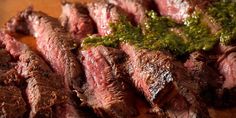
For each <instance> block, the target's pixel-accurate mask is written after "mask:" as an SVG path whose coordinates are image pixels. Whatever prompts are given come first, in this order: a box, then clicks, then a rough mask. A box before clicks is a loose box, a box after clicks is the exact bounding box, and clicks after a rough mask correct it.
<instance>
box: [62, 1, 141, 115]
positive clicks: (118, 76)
mask: <svg viewBox="0 0 236 118" xmlns="http://www.w3.org/2000/svg"><path fill="white" fill-rule="evenodd" d="M73 6H75V5H73V4H69V3H66V4H65V5H64V6H63V12H62V15H61V16H66V15H67V16H68V19H71V20H67V21H63V19H62V23H64V24H77V26H81V27H77V28H78V31H74V32H75V33H77V34H84V35H86V34H88V33H89V32H88V31H92V30H91V29H90V28H89V27H86V25H84V24H85V23H86V22H85V21H90V20H91V19H89V17H84V15H86V14H84V15H83V16H82V15H79V14H82V13H81V12H82V11H81V10H78V9H79V8H76V7H73ZM66 7H67V8H66ZM68 11H76V12H68ZM68 14H69V15H68ZM72 18H76V19H83V20H77V21H76V20H72ZM90 23H91V22H90ZM88 25H89V24H88ZM90 25H92V24H90ZM86 28H89V29H86ZM84 29H86V30H84ZM77 38H79V37H77ZM75 40H76V39H75ZM77 43H78V42H77ZM78 45H79V43H78ZM79 57H80V61H81V63H82V64H83V67H84V71H85V77H86V83H85V84H84V85H83V87H82V90H83V91H82V92H81V93H78V96H79V97H80V98H81V100H82V102H83V103H82V104H85V105H88V106H90V107H91V108H93V110H94V111H95V112H96V113H97V114H98V115H99V116H101V117H114V118H119V117H122V118H123V117H133V116H135V115H137V110H136V108H135V107H134V104H133V102H132V100H131V98H132V97H131V94H130V93H129V91H128V88H127V86H126V85H125V84H124V82H123V81H122V78H125V76H124V75H123V73H122V71H123V70H122V69H123V67H122V64H123V63H124V62H125V59H126V58H125V54H124V53H123V52H122V51H120V50H118V49H113V48H107V47H104V46H98V47H91V48H88V49H85V50H82V51H81V54H80V55H79ZM80 95H83V97H82V96H80Z"/></svg>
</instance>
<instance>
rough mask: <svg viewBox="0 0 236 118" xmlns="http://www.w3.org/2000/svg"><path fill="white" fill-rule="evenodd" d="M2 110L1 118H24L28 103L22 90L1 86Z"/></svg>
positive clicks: (0, 112) (0, 111) (0, 103)
mask: <svg viewBox="0 0 236 118" xmlns="http://www.w3.org/2000/svg"><path fill="white" fill-rule="evenodd" d="M0 109H1V110H0V117H1V118H23V115H24V114H25V112H26V103H25V102H24V99H23V98H22V95H21V91H20V89H18V88H17V87H15V86H5V87H3V86H0Z"/></svg>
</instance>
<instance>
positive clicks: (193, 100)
mask: <svg viewBox="0 0 236 118" xmlns="http://www.w3.org/2000/svg"><path fill="white" fill-rule="evenodd" d="M108 6H109V4H107V3H104V2H102V3H101V2H99V3H93V4H92V5H89V8H88V9H89V11H90V15H91V17H92V18H93V19H94V21H95V22H96V24H97V26H98V27H99V26H105V27H106V28H104V29H102V28H101V31H102V32H101V33H100V32H99V33H100V35H102V36H104V35H108V34H111V33H112V32H111V31H112V30H111V28H110V27H109V23H111V22H116V21H118V20H119V16H120V15H121V14H120V12H112V10H107V9H108V8H111V7H108ZM112 8H114V9H115V7H112ZM102 11H104V12H102ZM107 14H112V15H107ZM99 16H106V17H99ZM115 16H117V17H115ZM113 17H114V18H113ZM113 19H115V20H113ZM101 21H102V22H101ZM98 31H99V28H98ZM106 31H107V32H106ZM103 32H106V33H103ZM121 49H122V50H123V51H124V52H125V53H126V54H127V55H128V56H129V63H128V68H129V70H128V72H129V75H130V76H131V80H132V83H133V84H134V86H135V87H136V88H137V90H139V91H141V92H142V93H143V94H144V96H145V97H146V99H147V100H148V101H149V102H150V103H151V104H152V106H153V107H155V108H157V110H159V108H160V107H161V108H163V107H164V106H165V107H167V106H170V107H171V106H172V107H171V108H173V109H174V111H176V110H177V111H178V110H180V111H185V112H184V113H185V116H200V115H199V114H201V116H208V113H206V112H205V111H204V110H206V108H205V107H202V108H201V105H200V101H199V99H198V96H197V95H195V91H197V90H196V88H195V87H196V85H194V84H193V83H191V82H192V81H191V79H190V78H189V76H188V75H187V74H186V72H187V71H186V70H185V68H184V67H183V65H182V64H181V63H179V62H177V61H175V60H174V59H173V58H172V57H171V56H170V55H169V54H166V53H164V52H161V51H148V50H143V49H137V48H136V47H134V46H132V45H131V44H122V45H121ZM90 76H93V75H90ZM178 95H180V96H181V97H175V96H178ZM180 98H181V99H180ZM170 101H173V102H171V103H173V104H174V103H175V104H178V105H179V103H182V105H181V106H183V107H179V108H178V109H177V108H175V107H173V104H172V105H167V103H169V102H170ZM179 101H180V102H179ZM189 104H190V105H189ZM184 106H186V107H184ZM203 106H204V105H203ZM168 109H169V110H170V108H168ZM202 109H204V110H203V111H202ZM171 113H172V114H174V115H176V116H178V114H176V113H174V112H172V111H171ZM181 116H182V115H181ZM181 116H180V117H181Z"/></svg>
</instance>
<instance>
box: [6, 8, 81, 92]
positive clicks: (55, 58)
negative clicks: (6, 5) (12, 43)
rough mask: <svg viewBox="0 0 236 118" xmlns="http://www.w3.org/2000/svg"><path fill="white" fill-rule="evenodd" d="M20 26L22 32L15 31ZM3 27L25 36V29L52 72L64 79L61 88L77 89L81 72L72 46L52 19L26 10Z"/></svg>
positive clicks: (56, 21)
mask: <svg viewBox="0 0 236 118" xmlns="http://www.w3.org/2000/svg"><path fill="white" fill-rule="evenodd" d="M22 27H23V28H24V30H21V31H19V30H20V29H22ZM7 28H8V30H9V31H11V32H14V31H18V32H23V31H25V32H24V33H27V30H28V33H30V34H32V35H33V36H34V37H35V38H36V43H37V48H38V51H39V52H40V53H41V54H42V56H43V57H44V58H45V60H46V61H47V62H48V63H50V65H51V66H52V68H53V70H54V71H55V72H56V73H57V74H58V75H60V76H61V77H63V78H64V83H65V87H66V88H67V89H69V88H71V89H77V88H79V84H80V80H81V77H82V75H81V74H82V71H81V67H80V65H79V63H78V61H77V60H76V57H75V56H74V54H73V53H72V51H73V50H74V49H76V45H75V44H74V42H73V41H72V38H71V37H70V35H68V34H67V32H66V31H65V30H64V29H63V27H62V26H61V25H60V22H59V21H58V20H57V19H56V18H53V17H50V16H48V15H46V14H45V13H42V12H37V11H33V10H32V8H27V9H26V10H24V11H22V12H21V13H19V14H18V15H17V16H16V17H14V18H12V19H11V20H10V21H9V22H8V23H7ZM26 29H27V30H26Z"/></svg>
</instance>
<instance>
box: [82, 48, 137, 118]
mask: <svg viewBox="0 0 236 118" xmlns="http://www.w3.org/2000/svg"><path fill="white" fill-rule="evenodd" d="M81 54H82V60H81V61H82V63H83V66H84V69H85V73H86V78H87V83H86V84H85V85H84V90H85V91H84V95H85V96H86V97H87V98H86V100H85V102H86V103H87V104H88V105H89V106H91V107H92V108H93V109H94V111H95V112H96V113H97V114H99V115H100V116H102V117H113V118H128V117H133V116H135V115H136V114H137V113H136V112H137V111H136V108H135V107H134V104H132V102H131V101H130V100H131V99H132V98H129V97H131V95H129V94H128V90H127V88H126V87H125V86H126V85H125V83H124V82H123V80H122V79H125V77H124V76H122V75H123V74H122V73H123V72H122V69H123V68H122V63H123V61H122V60H124V53H122V51H120V50H118V49H113V48H107V47H104V46H98V47H91V48H90V49H88V50H83V51H82V52H81Z"/></svg>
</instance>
